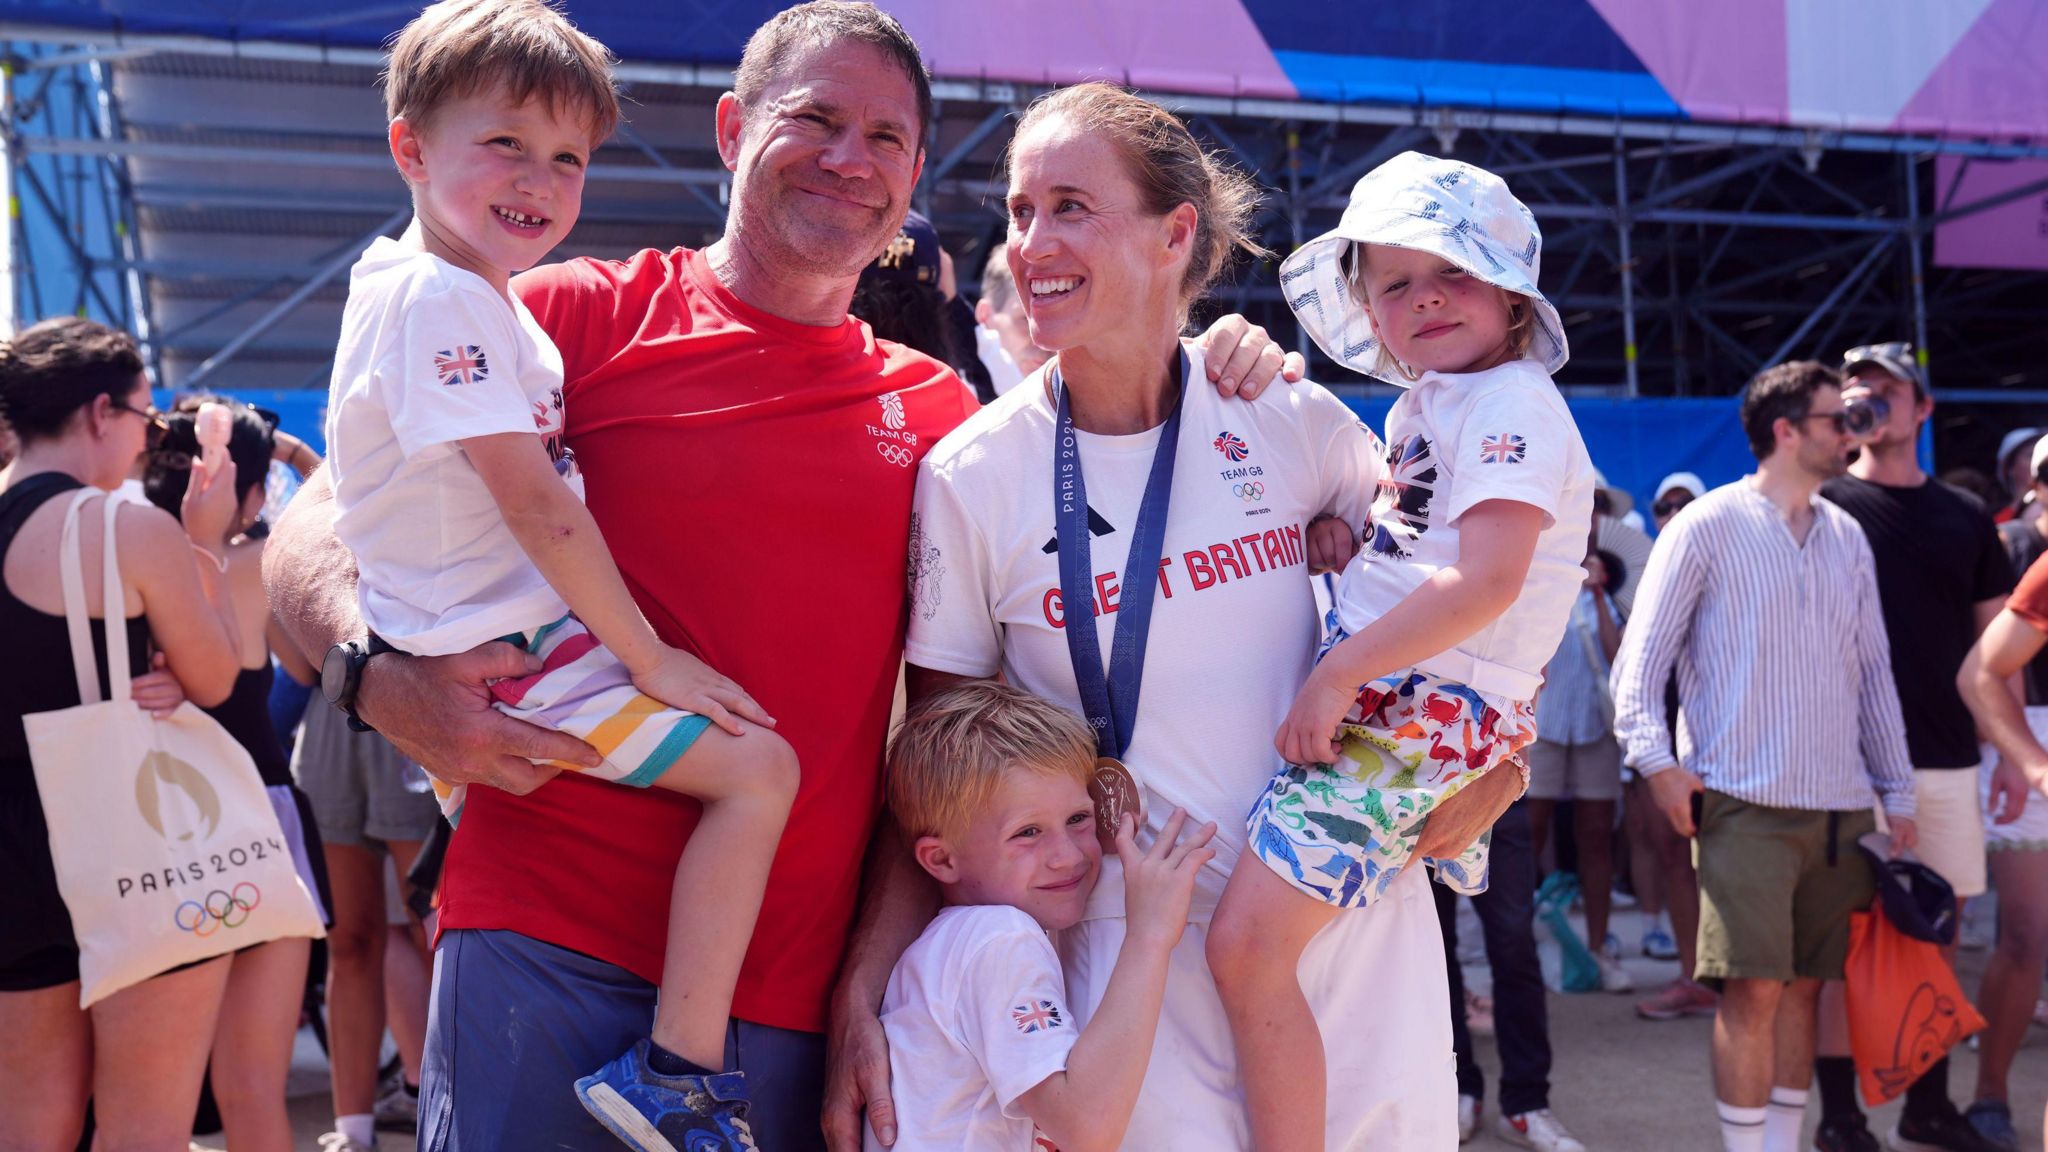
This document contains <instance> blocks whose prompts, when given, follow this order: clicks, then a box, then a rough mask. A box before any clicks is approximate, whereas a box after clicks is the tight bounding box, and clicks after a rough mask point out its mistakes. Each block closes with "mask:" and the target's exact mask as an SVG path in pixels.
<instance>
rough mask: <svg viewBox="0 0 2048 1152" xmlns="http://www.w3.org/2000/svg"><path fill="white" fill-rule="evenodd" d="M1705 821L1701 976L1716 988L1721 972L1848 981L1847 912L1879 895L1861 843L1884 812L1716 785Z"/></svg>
mask: <svg viewBox="0 0 2048 1152" xmlns="http://www.w3.org/2000/svg"><path fill="white" fill-rule="evenodd" d="M1699 824H1700V829H1699V837H1698V838H1697V839H1696V840H1694V841H1693V862H1694V864H1695V865H1697V866H1698V868H1699V875H1700V938H1699V965H1698V973H1697V978H1698V979H1699V980H1700V981H1701V982H1702V983H1707V984H1709V985H1710V986H1712V987H1716V988H1718V987H1719V986H1720V982H1721V981H1723V980H1794V979H1809V980H1839V979H1841V978H1842V962H1843V961H1844V960H1846V959H1847V958H1848V955H1849V913H1851V912H1855V911H1857V910H1859V909H1863V908H1868V907H1869V906H1870V902H1871V900H1872V899H1874V898H1875V897H1876V895H1877V884H1876V881H1875V880H1874V879H1873V878H1872V876H1871V874H1870V863H1869V862H1868V861H1866V860H1865V859H1864V858H1863V855H1862V853H1861V852H1859V851H1857V848H1856V838H1857V837H1859V836H1862V835H1864V834H1866V833H1868V832H1870V831H1871V830H1873V829H1874V828H1875V827H1876V824H1877V821H1876V818H1875V817H1874V816H1872V815H1871V813H1870V812H1869V811H1867V810H1865V811H1855V812H1813V811H1807V810H1803V809H1797V808H1768V807H1765V806H1763V805H1761V804H1751V803H1749V802H1747V801H1744V800H1737V799H1736V798H1735V797H1733V796H1729V795H1727V794H1725V793H1722V792H1715V791H1711V790H1709V791H1708V792H1707V794H1706V795H1705V797H1704V798H1703V801H1702V803H1701V807H1700V821H1699ZM1830 833H1832V836H1831V835H1830ZM1830 840H1832V844H1830ZM1831 858H1832V859H1831Z"/></svg>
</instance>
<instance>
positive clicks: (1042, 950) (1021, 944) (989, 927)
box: [867, 904, 1078, 1152]
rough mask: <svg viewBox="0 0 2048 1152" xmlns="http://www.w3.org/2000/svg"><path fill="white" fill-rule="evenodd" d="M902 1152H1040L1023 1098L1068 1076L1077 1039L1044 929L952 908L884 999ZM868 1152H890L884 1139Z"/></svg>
mask: <svg viewBox="0 0 2048 1152" xmlns="http://www.w3.org/2000/svg"><path fill="white" fill-rule="evenodd" d="M882 1030H883V1031H884V1032H885V1033H887V1034H888V1037H889V1077H890V1079H889V1088H890V1093H891V1095H892V1096H894V1097H895V1101H896V1117H897V1127H896V1144H895V1148H894V1152H959V1150H960V1149H967V1148H972V1149H988V1150H990V1152H1032V1149H1033V1147H1034V1144H1033V1141H1034V1140H1035V1138H1036V1136H1035V1132H1036V1129H1035V1127H1034V1126H1033V1125H1032V1123H1031V1121H1030V1120H1029V1119H1028V1118H1026V1117H1025V1116H1024V1115H1023V1113H1022V1112H1020V1111H1019V1110H1018V1109H1017V1108H1016V1102H1017V1098H1018V1097H1020V1096H1022V1095H1024V1094H1025V1093H1026V1092H1029V1091H1030V1090H1031V1089H1033V1088H1036V1087H1038V1086H1039V1085H1040V1084H1042V1083H1044V1082H1045V1079H1046V1077H1048V1076H1051V1075H1053V1074H1054V1073H1056V1072H1064V1071H1065V1070H1066V1067H1067V1053H1068V1052H1070V1051H1072V1050H1073V1047H1074V1040H1075V1037H1076V1036H1077V1035H1078V1032H1077V1030H1076V1028H1075V1025H1074V1020H1073V1015H1072V1013H1070V1012H1069V1011H1068V1010H1067V989H1066V980H1065V978H1064V977H1063V976H1062V975H1061V974H1060V958H1059V954H1058V953H1057V952H1054V951H1053V947H1052V941H1051V940H1049V939H1047V938H1046V935H1045V929H1043V928H1041V927H1039V925H1038V921H1036V920H1033V919H1032V918H1031V917H1030V916H1029V915H1028V914H1026V913H1024V912H1022V911H1019V910H1018V909H1015V908H1011V907H1009V906H1007V905H1001V904H984V905H971V906H961V907H954V908H947V909H945V910H944V911H942V912H940V913H939V914H938V916H937V918H935V919H934V920H933V921H932V922H931V924H930V925H928V926H927V927H926V928H925V930H924V935H922V936H919V937H918V938H917V942H916V943H914V944H912V945H911V946H910V947H909V948H908V949H906V950H905V951H904V953H903V958H902V959H900V960H898V961H896V970H895V971H894V972H892V973H890V975H889V989H888V991H887V992H886V993H885V994H884V995H883V997H882ZM867 1152H883V1146H882V1144H881V1142H880V1141H878V1140H877V1139H875V1133H874V1129H873V1128H869V1129H868V1130H867Z"/></svg>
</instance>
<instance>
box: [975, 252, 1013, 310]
mask: <svg viewBox="0 0 2048 1152" xmlns="http://www.w3.org/2000/svg"><path fill="white" fill-rule="evenodd" d="M981 298H982V299H983V300H986V301H988V306H989V307H990V308H993V309H995V310H996V311H998V312H1008V311H1009V310H1010V309H1012V308H1015V307H1016V306H1017V301H1018V294H1017V282H1016V281H1015V280H1013V279H1011V278H1010V245H1009V243H1008V242H1007V241H997V243H996V245H995V246H994V247H992V248H990V249H989V250H988V263H987V264H984V265H982V268H981Z"/></svg>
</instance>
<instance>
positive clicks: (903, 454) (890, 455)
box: [875, 440, 910, 468]
mask: <svg viewBox="0 0 2048 1152" xmlns="http://www.w3.org/2000/svg"><path fill="white" fill-rule="evenodd" d="M875 451H877V452H880V453H881V454H882V459H884V460H887V461H888V462H889V463H891V464H894V465H895V466H897V467H898V468H908V467H910V449H908V448H905V447H903V446H901V445H899V444H890V443H888V442H886V441H879V440H878V441H876V442H875Z"/></svg>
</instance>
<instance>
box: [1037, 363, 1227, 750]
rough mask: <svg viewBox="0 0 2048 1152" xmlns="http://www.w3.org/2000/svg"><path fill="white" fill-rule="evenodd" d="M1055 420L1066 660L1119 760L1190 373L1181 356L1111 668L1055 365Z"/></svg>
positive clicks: (1132, 716)
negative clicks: (1098, 621)
mask: <svg viewBox="0 0 2048 1152" xmlns="http://www.w3.org/2000/svg"><path fill="white" fill-rule="evenodd" d="M1050 375H1051V383H1052V389H1053V395H1054V397H1055V400H1056V402H1057V406H1058V416H1057V418H1056V421H1055V424H1054V430H1053V469H1052V485H1053V526H1054V530H1055V532H1056V534H1057V537H1058V540H1059V560H1060V603H1061V605H1062V607H1063V609H1064V611H1065V614H1066V633H1067V654H1068V655H1069V656H1070V657H1071V658H1072V660H1073V663H1074V683H1075V685H1076V686H1077V687H1078V688H1079V689H1080V693H1081V708H1082V711H1083V712H1084V713H1086V715H1087V717H1088V725H1089V727H1091V728H1093V729H1094V730H1095V749H1096V752H1097V754H1098V755H1102V756H1108V757H1110V758H1112V759H1121V758H1122V757H1123V754H1124V750H1125V749H1127V748H1129V747H1130V746H1131V730H1132V729H1133V728H1134V727H1135V726H1136V725H1137V722H1138V688H1139V685H1140V683H1141V682H1142V680H1143V679H1144V676H1145V641H1146V635H1147V633H1148V632H1149V631H1150V630H1151V624H1152V600H1153V597H1154V595H1155V594H1156V593H1157V592H1158V589H1159V558H1160V552H1161V549H1162V548H1163V547H1164V546H1165V542H1166V504H1167V500H1168V498H1169V497H1170V496H1171V495H1172V493H1173V458H1174V450H1175V448H1176V447H1177V445H1178V444H1179V441H1180V411H1181V406H1182V404H1183V403H1185V402H1186V400H1187V392H1188V388H1189V386H1190V385H1189V383H1188V381H1189V379H1190V378H1191V376H1192V368H1191V365H1190V364H1189V363H1188V356H1187V352H1186V351H1185V350H1183V351H1182V352H1181V354H1180V395H1179V396H1178V397H1176V398H1175V400H1174V402H1173V412H1172V413H1171V414H1170V415H1168V416H1167V418H1166V425H1165V427H1164V428H1162V429H1161V430H1160V432H1159V446H1158V447H1157V448H1156V449H1154V450H1153V453H1152V471H1151V474H1150V476H1148V477H1147V478H1146V480H1145V494H1144V496H1143V498H1141V499H1140V500H1139V502H1138V522H1137V523H1136V524H1134V525H1132V528H1131V553H1130V557H1129V559H1127V560H1126V561H1125V564H1124V579H1123V588H1122V596H1123V598H1122V600H1121V601H1119V603H1118V605H1117V613H1116V629H1115V632H1114V633H1113V634H1112V635H1111V638H1110V647H1109V668H1108V671H1107V672H1106V673H1105V672H1104V670H1103V664H1102V644H1101V642H1100V640H1099V639H1098V638H1097V637H1096V634H1095V566H1094V563H1093V557H1092V552H1093V548H1092V542H1091V540H1090V537H1089V534H1088V484H1087V481H1086V479H1085V478H1084V477H1083V476H1082V474H1081V444H1080V439H1079V436H1078V434H1077V433H1076V432H1075V431H1074V417H1073V412H1072V410H1071V408H1070V406H1069V404H1068V399H1067V388H1066V381H1065V380H1064V379H1062V378H1061V376H1060V370H1059V365H1058V364H1057V362H1055V364H1054V365H1053V367H1052V369H1051V373H1050Z"/></svg>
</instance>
